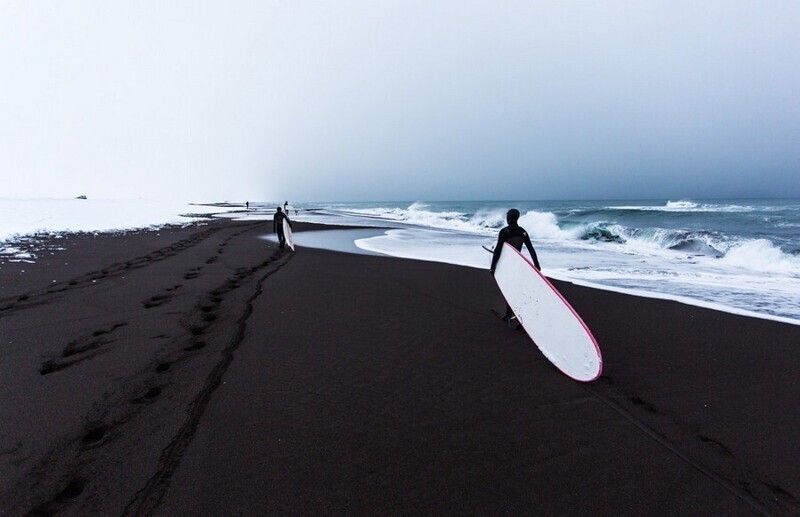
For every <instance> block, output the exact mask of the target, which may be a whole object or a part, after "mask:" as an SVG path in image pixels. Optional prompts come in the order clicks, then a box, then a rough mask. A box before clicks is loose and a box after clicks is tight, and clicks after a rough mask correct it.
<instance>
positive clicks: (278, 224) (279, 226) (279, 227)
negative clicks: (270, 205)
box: [272, 207, 292, 249]
mask: <svg viewBox="0 0 800 517" xmlns="http://www.w3.org/2000/svg"><path fill="white" fill-rule="evenodd" d="M284 219H286V222H287V223H289V228H291V227H292V220H291V219H289V216H287V215H286V213H285V212H284V211H283V210H281V207H278V209H277V212H275V217H274V218H273V219H272V232H273V233H277V234H278V242H279V243H280V245H279V246H278V247H279V248H281V249H283V248H285V247H286V235H284V234H283V220H284Z"/></svg>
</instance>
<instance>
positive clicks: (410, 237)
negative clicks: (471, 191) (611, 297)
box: [0, 199, 800, 324]
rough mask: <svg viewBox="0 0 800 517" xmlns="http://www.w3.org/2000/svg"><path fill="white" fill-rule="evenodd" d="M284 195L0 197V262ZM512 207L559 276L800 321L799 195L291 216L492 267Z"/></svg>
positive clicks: (360, 245) (320, 243) (368, 239)
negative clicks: (95, 234) (240, 199)
mask: <svg viewBox="0 0 800 517" xmlns="http://www.w3.org/2000/svg"><path fill="white" fill-rule="evenodd" d="M279 204H281V205H282V203H279ZM275 206H277V203H251V210H250V211H248V212H246V213H245V212H244V211H243V208H244V207H243V206H237V205H226V206H208V205H203V206H198V205H188V204H186V203H163V202H160V203H155V202H147V201H142V200H138V201H94V200H89V201H85V200H42V199H38V200H8V199H0V263H2V262H3V261H26V262H34V261H36V258H37V254H38V253H39V251H37V248H36V238H37V237H36V236H49V237H53V236H57V235H58V234H59V233H63V232H75V231H114V230H126V229H133V228H143V227H150V228H156V227H158V226H159V225H162V224H168V223H169V224H187V223H189V222H192V221H196V220H198V215H199V214H200V213H203V214H207V215H208V214H215V215H216V216H218V217H230V218H245V219H248V220H258V219H268V220H271V219H272V214H273V211H274V207H275ZM511 207H515V208H517V209H519V210H520V212H521V213H522V216H521V218H520V224H521V225H522V226H523V227H524V228H526V229H527V230H528V232H529V233H530V235H531V238H532V240H533V243H534V247H535V248H536V252H537V254H538V256H539V260H540V262H541V265H542V270H543V272H544V273H545V274H546V275H548V276H550V277H553V278H558V279H561V280H567V281H571V282H575V283H577V284H581V285H589V286H593V287H599V288H602V289H610V290H615V291H621V292H626V293H631V294H635V295H638V296H649V297H657V298H667V299H675V300H679V301H682V302H684V303H690V304H695V305H701V306H708V307H713V308H717V309H720V310H724V311H728V312H734V313H739V314H745V315H750V316H755V317H761V318H768V319H775V320H779V321H785V322H789V323H793V324H800V199H783V200H759V199H753V200H745V199H736V200H666V199H664V200H641V201H635V200H624V201H503V202H497V201H485V202H484V201H470V202H402V203H399V202H393V203H297V204H296V205H294V206H293V207H292V208H293V209H297V210H298V212H297V214H296V215H295V213H294V210H290V215H291V216H292V217H293V218H296V219H297V220H300V221H309V222H317V223H322V224H327V225H340V226H341V225H350V226H364V227H371V228H374V229H373V230H370V231H355V232H353V231H347V232H342V233H340V234H339V236H338V237H335V238H334V237H333V236H332V235H327V234H325V235H323V234H321V233H319V232H308V235H303V234H302V233H298V234H297V235H296V239H295V240H296V242H297V243H298V244H299V245H300V246H317V247H329V248H332V249H340V250H344V251H359V250H361V251H364V252H369V253H377V254H382V255H390V256H395V257H404V258H414V259H420V260H431V261H439V262H447V263H451V264H459V265H465V266H470V267H476V268H483V269H488V268H489V263H490V261H491V256H490V255H489V254H488V253H487V252H486V251H485V250H484V249H483V246H487V247H489V248H491V247H492V246H494V244H495V242H496V239H497V233H498V231H499V229H500V228H502V227H503V226H505V213H506V211H507V210H508V208H511ZM181 214H183V215H181ZM245 214H246V215H245ZM268 227H269V225H265V233H267V231H268V230H267V228H268ZM342 239H344V240H348V239H349V242H345V243H344V245H343V243H342V242H341V240H342Z"/></svg>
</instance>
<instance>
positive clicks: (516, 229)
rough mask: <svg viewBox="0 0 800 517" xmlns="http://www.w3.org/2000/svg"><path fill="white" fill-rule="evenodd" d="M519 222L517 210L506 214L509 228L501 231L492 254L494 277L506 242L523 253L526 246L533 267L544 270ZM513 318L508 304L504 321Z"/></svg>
mask: <svg viewBox="0 0 800 517" xmlns="http://www.w3.org/2000/svg"><path fill="white" fill-rule="evenodd" d="M518 220H519V210H517V209H516V208H512V209H511V210H509V211H508V213H506V222H508V226H506V227H505V228H503V229H502V230H500V235H498V236H497V245H495V247H494V253H493V254H492V266H491V267H490V268H489V271H490V272H491V273H492V275H494V269H495V268H496V267H497V261H498V260H500V254H501V253H502V252H503V247H504V246H503V244H505V243H506V242H507V243H509V244H511V245H512V246H513V247H514V249H516V250H517V251H522V245H523V244H524V245H525V247H527V248H528V251H529V252H530V254H531V258H532V259H533V265H534V266H536V269H538V270H540V271H541V269H542V268H541V267H540V266H539V258H538V257H537V256H536V250H534V249H533V244H531V238H530V237H529V236H528V232H526V231H525V228H523V227H521V226H520V225H519V224H517V221H518ZM512 318H514V311H512V310H511V306H510V305H508V304H507V303H506V315H505V316H503V321H509V320H511V319H512Z"/></svg>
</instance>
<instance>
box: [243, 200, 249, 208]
mask: <svg viewBox="0 0 800 517" xmlns="http://www.w3.org/2000/svg"><path fill="white" fill-rule="evenodd" d="M244 206H245V210H250V201H245V203H244Z"/></svg>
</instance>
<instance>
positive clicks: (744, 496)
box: [581, 384, 773, 515]
mask: <svg viewBox="0 0 800 517" xmlns="http://www.w3.org/2000/svg"><path fill="white" fill-rule="evenodd" d="M581 387H582V388H583V389H584V390H586V391H587V392H588V393H589V394H590V395H592V396H593V397H595V398H596V399H597V400H599V401H600V402H602V403H603V404H605V405H606V406H608V407H609V408H611V409H612V410H614V411H615V412H616V413H618V414H619V415H620V416H622V417H623V418H624V419H625V420H627V421H628V422H630V423H631V424H633V425H634V426H636V427H637V428H638V429H639V430H640V431H642V432H643V433H644V434H646V435H647V436H649V437H650V438H652V439H653V440H654V441H656V442H657V443H658V444H659V445H661V446H662V447H664V448H665V449H667V450H668V451H670V452H671V453H672V454H674V455H675V456H677V457H678V458H679V459H680V460H682V461H683V462H685V463H686V464H688V465H689V466H691V467H692V468H694V469H695V470H697V471H698V472H700V473H701V474H703V475H704V476H706V477H708V478H709V479H711V480H712V481H714V482H715V483H717V484H718V485H720V486H721V487H722V488H724V489H725V490H727V491H728V492H730V493H731V494H733V495H734V496H736V497H737V498H738V499H740V500H741V501H743V502H745V503H747V504H748V505H750V506H751V507H752V508H753V509H754V510H756V511H757V512H759V513H760V514H762V515H773V513H772V512H771V511H769V510H768V509H767V508H766V507H765V506H763V505H762V504H761V502H760V501H758V500H757V499H756V498H755V497H753V496H752V495H750V494H748V493H747V492H745V491H744V490H742V489H740V488H738V487H737V486H736V485H734V484H733V483H732V482H731V481H729V480H727V479H725V478H724V477H722V476H720V475H718V474H716V473H715V472H714V471H712V470H711V469H709V468H708V467H706V466H705V465H703V464H702V463H700V462H699V461H696V460H694V459H692V458H691V457H689V455H687V454H686V453H685V452H683V451H682V450H680V449H679V448H678V447H677V446H676V445H675V444H673V443H672V442H670V441H669V440H668V439H667V438H665V437H664V436H661V435H660V434H659V433H658V432H657V431H656V430H655V429H653V428H651V427H650V426H648V425H647V424H645V423H644V422H642V421H640V420H639V419H637V418H636V417H635V416H633V415H632V414H631V413H630V412H628V411H627V410H626V409H624V408H623V407H622V406H620V405H619V404H617V403H616V402H614V401H613V400H611V399H610V398H608V397H607V396H605V395H603V394H602V393H600V392H599V391H598V390H597V388H596V387H595V386H594V385H590V384H581Z"/></svg>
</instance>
